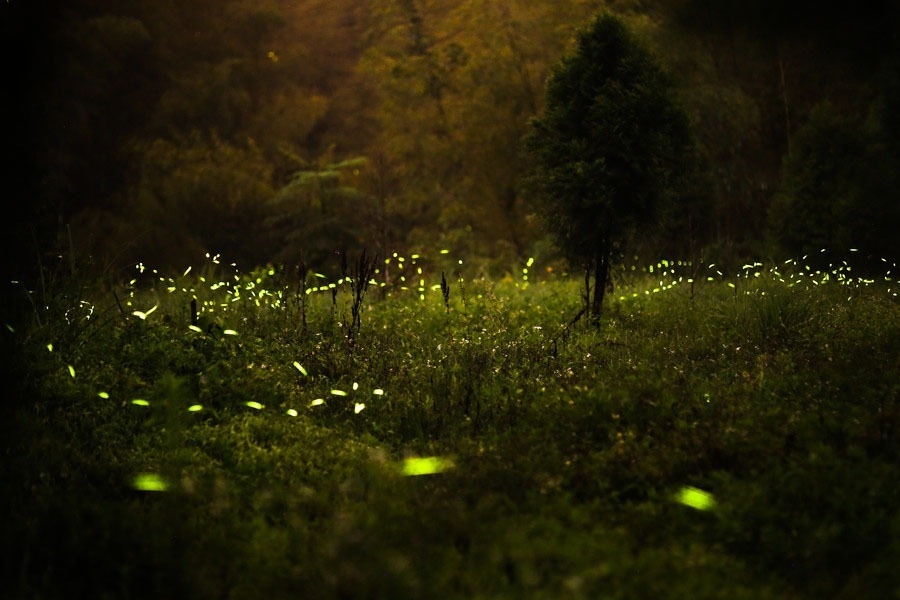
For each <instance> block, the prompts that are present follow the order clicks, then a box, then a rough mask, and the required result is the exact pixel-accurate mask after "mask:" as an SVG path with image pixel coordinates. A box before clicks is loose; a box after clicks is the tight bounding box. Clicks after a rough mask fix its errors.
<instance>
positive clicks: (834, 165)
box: [770, 102, 900, 266]
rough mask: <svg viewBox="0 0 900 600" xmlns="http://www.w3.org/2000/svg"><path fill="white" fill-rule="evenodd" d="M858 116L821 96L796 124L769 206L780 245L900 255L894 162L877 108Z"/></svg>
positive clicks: (842, 254) (842, 253)
mask: <svg viewBox="0 0 900 600" xmlns="http://www.w3.org/2000/svg"><path fill="white" fill-rule="evenodd" d="M873 117H875V118H873ZM864 119H865V115H861V114H856V115H853V114H847V113H845V112H843V111H838V110H837V109H836V108H835V106H834V105H833V104H831V103H830V102H823V103H821V104H820V105H818V106H817V107H816V108H815V109H814V110H813V111H812V113H811V114H810V117H809V120H808V122H807V123H806V124H804V125H803V127H801V128H800V129H798V131H797V134H796V137H795V141H794V148H793V152H792V153H791V154H790V155H789V156H787V157H785V163H784V175H783V179H782V186H781V189H780V190H779V193H778V194H777V195H776V198H775V202H774V203H773V206H772V209H771V211H770V226H771V234H772V235H773V236H774V238H775V243H776V245H777V246H778V247H780V248H781V249H782V250H784V251H786V252H787V253H789V254H794V255H797V254H809V255H811V260H813V261H815V260H816V257H817V256H818V255H819V254H820V251H821V250H827V251H828V252H827V253H826V255H825V259H827V260H828V261H834V260H836V259H837V258H843V259H851V258H857V257H860V256H863V257H865V256H868V257H870V258H875V259H880V258H885V259H889V260H892V261H896V260H898V258H900V242H898V240H897V231H898V227H900V195H898V192H897V184H898V175H897V167H898V166H900V165H898V160H897V158H896V155H894V154H893V153H892V152H891V141H890V139H889V137H887V136H886V135H885V131H884V129H883V127H882V124H881V123H880V122H879V120H878V118H877V115H869V118H868V119H865V120H864ZM851 249H854V252H853V254H854V256H853V257H851V256H850V255H849V254H848V252H850V250H851ZM822 266H825V265H822ZM856 266H860V265H856Z"/></svg>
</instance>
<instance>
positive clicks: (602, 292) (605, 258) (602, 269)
mask: <svg viewBox="0 0 900 600" xmlns="http://www.w3.org/2000/svg"><path fill="white" fill-rule="evenodd" d="M608 279H609V248H608V246H607V244H601V245H600V246H598V248H597V256H596V258H595V259H594V297H593V298H592V300H591V324H592V325H594V327H598V328H599V327H600V315H601V313H602V312H603V298H604V296H606V283H607V280H608Z"/></svg>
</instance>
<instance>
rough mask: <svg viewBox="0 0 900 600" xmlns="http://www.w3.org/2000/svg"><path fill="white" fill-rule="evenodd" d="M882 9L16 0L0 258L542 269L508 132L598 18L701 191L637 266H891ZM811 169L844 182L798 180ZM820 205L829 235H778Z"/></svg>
mask: <svg viewBox="0 0 900 600" xmlns="http://www.w3.org/2000/svg"><path fill="white" fill-rule="evenodd" d="M896 4H897V3H896V2H889V1H887V0H882V1H873V2H863V3H853V4H852V5H851V4H850V3H849V2H847V3H839V4H838V5H834V4H830V5H827V6H826V5H823V4H821V3H813V2H800V3H783V2H775V1H774V0H756V1H754V2H736V1H730V0H655V1H654V0H650V1H639V0H623V1H608V2H601V1H596V2H583V1H575V0H562V1H559V2H542V3H537V2H532V1H528V0H510V1H508V2H503V3H495V2H490V3H487V2H482V1H475V0H369V1H367V2H359V1H357V0H292V1H288V0H269V1H266V2H260V1H257V0H190V1H179V2H175V1H154V2H147V1H135V0H70V1H67V2H56V3H54V2H33V1H32V2H24V1H16V0H13V1H12V2H8V3H4V4H3V6H2V7H0V13H2V18H3V25H2V26H3V30H2V33H3V39H4V43H5V44H6V47H5V48H4V52H3V55H4V58H3V60H4V61H5V63H4V70H5V73H8V74H9V75H8V77H7V82H8V83H9V85H5V86H4V87H5V88H7V89H6V91H5V92H4V93H5V94H8V95H10V96H11V98H8V100H9V101H10V102H11V106H13V108H12V109H10V110H8V112H7V114H6V123H7V126H8V127H9V128H11V129H12V130H13V131H14V132H15V134H14V135H12V136H5V137H6V138H7V139H6V143H7V147H6V148H5V150H6V151H7V153H8V154H9V155H10V158H9V159H8V160H6V161H5V164H6V166H7V168H10V172H9V176H8V177H7V179H6V181H7V183H8V190H12V191H15V193H12V194H9V195H8V197H9V199H10V202H11V204H12V205H13V206H14V208H15V209H16V214H18V215H21V216H20V217H18V218H17V219H15V220H9V221H8V227H9V231H8V235H6V238H5V239H6V240H7V241H8V242H9V243H10V244H11V246H12V247H13V248H14V250H15V251H13V252H8V253H6V255H5V257H6V260H7V262H8V263H9V265H8V266H9V268H10V269H12V272H13V273H14V274H18V276H24V275H26V274H27V273H28V272H29V271H31V270H32V269H34V267H35V266H37V265H38V264H41V265H42V266H44V267H45V268H46V267H48V264H47V263H49V262H52V261H53V260H55V259H54V258H53V257H56V256H66V258H68V259H69V260H68V261H67V262H66V264H67V265H68V266H67V268H69V269H70V268H72V266H73V265H74V266H75V267H76V268H78V269H80V270H82V271H85V272H87V271H89V272H91V273H95V274H98V273H104V274H106V275H109V276H114V277H118V276H121V274H122V273H125V272H126V271H125V270H126V269H128V268H129V265H131V264H133V263H134V262H137V261H144V262H147V263H149V264H155V265H159V266H174V267H183V266H184V265H185V264H190V263H192V262H196V261H197V260H198V259H199V258H200V257H202V254H203V253H204V252H211V253H221V254H222V255H223V256H225V257H228V258H229V260H236V261H238V262H239V263H240V264H242V265H244V266H251V265H254V264H263V263H267V262H283V263H291V262H293V261H296V260H297V259H298V257H299V255H300V253H301V252H302V253H303V254H304V255H305V256H306V257H307V259H308V260H309V261H322V260H327V257H328V256H330V255H331V253H332V252H333V251H334V250H335V249H337V248H338V247H346V248H362V247H366V248H368V249H369V250H370V251H371V252H373V253H375V252H378V253H385V252H389V251H392V250H394V249H418V248H423V247H425V246H434V245H440V246H441V247H453V248H454V249H455V250H456V251H458V252H460V253H464V254H466V255H467V256H472V257H490V258H491V261H490V263H491V265H492V267H494V268H497V269H501V270H502V269H504V268H506V267H508V265H510V264H513V263H514V262H515V261H517V260H520V259H522V258H523V257H527V256H531V255H534V254H541V253H543V254H547V253H549V252H551V251H552V250H551V249H550V246H549V245H548V242H547V241H546V239H547V238H546V236H545V234H544V233H543V230H542V227H541V226H540V223H539V221H538V220H537V219H536V217H535V216H534V214H533V212H534V211H533V208H532V206H531V205H530V203H529V202H528V201H527V199H526V198H524V197H523V192H522V181H521V178H522V175H523V173H524V171H525V170H526V168H525V167H526V165H525V163H524V160H525V158H524V157H523V153H522V152H521V138H522V136H523V134H524V133H525V131H526V127H527V122H528V120H529V119H530V118H532V117H533V116H535V115H536V114H538V113H539V112H540V110H541V109H542V107H543V101H544V85H545V81H546V79H547V76H548V74H549V72H550V69H551V68H552V67H553V65H555V64H556V63H557V62H558V61H559V59H560V57H561V56H563V55H564V54H565V53H566V52H567V51H568V50H570V49H571V48H572V44H573V43H574V39H575V34H576V32H577V31H578V30H579V28H581V27H583V26H584V24H585V23H587V22H589V21H590V20H591V18H592V17H593V16H594V15H596V14H597V13H599V12H601V11H611V12H613V13H615V14H617V15H618V16H620V17H621V18H622V19H623V20H624V22H625V23H626V24H627V25H628V27H629V28H630V29H631V30H632V31H633V32H634V34H635V35H636V36H637V37H638V38H640V39H641V40H642V41H643V42H645V44H646V45H647V46H648V47H649V48H650V49H651V50H652V51H653V52H654V53H655V55H656V56H657V59H658V60H659V62H660V63H661V64H662V65H663V67H664V68H665V69H666V70H667V71H668V72H669V73H670V75H671V76H672V79H673V81H675V83H676V86H677V93H678V95H679V99H680V101H681V103H682V105H683V106H684V107H685V109H686V111H687V113H688V115H689V117H690V121H691V123H690V124H691V128H692V132H693V135H694V136H695V138H696V140H697V143H698V149H699V151H700V154H701V156H702V159H703V161H704V170H705V174H706V177H705V178H704V180H703V181H704V182H705V183H704V184H703V189H698V190H697V192H696V194H695V196H696V197H697V201H696V202H694V203H692V204H691V205H689V206H685V207H684V208H683V210H680V211H673V212H672V214H671V215H669V218H668V221H667V222H666V223H664V224H663V227H662V228H658V229H657V230H654V231H653V232H650V231H647V232H645V233H644V234H642V235H640V236H639V239H638V240H637V241H638V243H639V244H641V245H643V247H644V248H643V249H646V250H647V251H649V252H653V253H657V254H659V253H663V252H671V253H678V254H682V255H684V254H687V253H694V254H696V253H703V252H707V253H710V255H713V254H719V255H723V254H727V255H732V256H734V257H745V256H751V255H758V254H760V253H767V254H777V253H779V252H786V253H791V252H796V251H802V250H803V249H805V248H807V247H809V246H810V245H814V244H817V243H822V241H823V240H824V241H825V242H829V241H832V240H833V241H835V243H836V244H837V243H840V244H851V245H865V246H866V248H865V249H868V250H869V251H871V252H873V253H881V254H886V255H889V257H890V258H892V259H894V260H896V259H897V257H898V255H900V251H898V247H897V242H896V241H894V240H893V237H894V236H893V235H892V234H891V231H892V229H895V228H892V225H896V221H895V219H896V218H897V209H896V207H897V205H898V197H897V196H898V192H897V191H896V190H898V189H900V188H898V186H897V185H896V183H897V182H896V180H895V178H896V175H895V173H897V172H900V165H898V164H897V163H898V159H897V158H896V157H897V156H900V153H898V152H897V151H896V150H897V148H898V142H897V139H898V131H900V129H898V122H897V116H896V115H897V114H900V112H898V111H897V110H896V106H897V103H898V98H900V92H898V89H900V83H898V75H897V73H898V69H897V68H896V66H897V64H898V63H900V61H898V60H897V58H898V56H900V53H898V48H897V42H896V40H897V37H898V36H897V35H896V33H897V32H898V27H897V23H898V21H897V10H896ZM5 83H6V82H5ZM823 107H824V108H823ZM836 120H837V121H839V122H837V123H836V122H835V121H836ZM823 128H825V129H826V130H828V131H831V130H834V128H838V129H840V130H841V131H844V130H847V131H855V132H857V134H858V135H857V138H854V139H853V140H852V143H851V142H848V144H850V145H849V146H846V148H853V149H855V151H856V152H857V154H858V155H857V156H850V157H845V156H842V155H841V154H840V152H841V151H842V149H841V148H833V147H830V148H825V149H822V148H820V147H819V146H818V145H816V143H814V141H815V140H817V139H821V138H822V135H820V134H819V133H817V132H820V131H821V130H822V129H823ZM828 128H831V129H828ZM841 128H843V129H841ZM822 152H825V153H826V155H827V156H828V157H831V158H830V160H833V161H836V163H839V164H835V165H833V166H832V167H828V166H827V165H826V166H825V167H822V168H819V169H818V170H817V169H814V168H811V167H810V165H820V166H821V165H822V164H823V160H824V158H823V155H822V154H821V153H822ZM823 188H824V189H835V188H838V189H841V190H844V192H842V193H841V194H831V195H830V196H828V197H822V195H820V194H818V193H817V192H816V190H819V189H823ZM876 200H877V202H876ZM817 203H819V204H818V205H817ZM817 206H819V207H820V208H821V211H819V212H825V213H829V214H831V215H832V218H831V220H830V221H829V219H823V220H821V222H817V223H812V224H810V223H807V224H806V225H805V226H804V227H803V228H797V229H795V228H793V227H792V225H791V224H792V223H793V222H795V221H794V220H795V219H802V218H804V215H806V214H808V213H809V211H810V210H811V207H812V210H813V211H814V212H815V209H816V207H817ZM863 208H864V209H865V210H863ZM848 219H849V220H851V221H854V220H855V222H854V223H851V224H849V225H848V224H847V223H846V221H847V220H848ZM838 221H839V222H840V223H842V224H844V225H845V226H844V227H842V228H841V229H840V231H839V232H836V231H833V230H834V228H835V223H836V222H838ZM868 224H873V227H867V225H868ZM875 225H877V226H875ZM785 228H787V231H786V230H785ZM797 231H799V232H801V233H802V232H807V233H803V235H795V233H796V232H797ZM857 232H867V233H866V235H865V236H863V237H862V238H861V237H860V236H859V235H858V233H857ZM789 233H790V235H789ZM835 249H836V250H842V249H843V248H835ZM39 257H40V261H41V262H40V263H39V262H38V258H39ZM486 264H487V261H486Z"/></svg>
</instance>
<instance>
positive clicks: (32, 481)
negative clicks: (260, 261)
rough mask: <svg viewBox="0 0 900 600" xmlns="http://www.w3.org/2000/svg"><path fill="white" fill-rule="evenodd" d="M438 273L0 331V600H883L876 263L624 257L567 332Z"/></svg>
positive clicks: (155, 295)
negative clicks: (605, 290) (857, 266)
mask: <svg viewBox="0 0 900 600" xmlns="http://www.w3.org/2000/svg"><path fill="white" fill-rule="evenodd" d="M451 257H452V255H451V254H449V253H444V254H435V255H434V256H428V257H426V256H421V257H412V256H410V257H400V256H392V257H390V259H389V260H388V261H386V262H384V261H381V262H379V265H378V266H379V268H378V269H377V271H376V272H374V273H373V274H372V281H371V283H369V285H368V286H364V285H360V282H359V281H357V280H355V279H354V272H352V270H348V273H342V275H341V277H339V278H329V277H324V276H318V275H317V274H316V273H314V272H306V271H301V272H300V273H299V274H298V273H292V272H288V271H283V270H278V269H262V270H259V271H255V272H252V273H241V272H238V271H237V270H235V269H233V268H226V267H225V266H224V265H221V264H218V261H216V260H213V261H212V262H211V263H210V264H209V265H208V266H207V267H206V268H205V269H204V270H202V271H201V272H199V273H198V272H197V271H196V270H191V271H189V272H187V273H184V274H183V275H180V276H173V277H170V276H169V275H167V274H162V275H160V274H156V273H153V272H152V271H150V270H145V269H141V270H140V271H141V272H138V273H136V277H135V279H134V280H133V281H132V282H131V284H130V286H129V287H128V288H127V289H122V288H115V289H114V290H109V289H107V290H106V291H100V290H99V289H91V290H88V291H83V292H78V293H76V292H72V291H71V290H56V292H55V293H51V292H50V291H49V290H48V291H46V292H45V294H44V295H36V296H34V297H33V298H32V299H33V300H34V307H35V309H34V310H33V311H31V314H30V319H29V320H27V321H26V322H21V323H20V322H16V321H12V320H10V319H12V316H9V315H7V316H5V317H4V319H6V326H5V327H4V328H3V330H2V334H3V344H4V351H5V354H6V356H7V357H13V358H12V359H11V360H12V361H13V362H14V365H13V366H14V367H15V370H16V374H17V375H18V376H19V377H18V378H17V385H18V387H17V388H16V389H17V391H18V392H19V394H18V395H17V396H15V397H14V398H13V399H12V400H8V401H7V402H6V403H5V404H4V414H3V419H2V427H3V431H2V435H3V439H4V440H6V444H5V447H4V455H3V460H2V463H0V464H2V466H0V486H2V495H0V498H2V509H3V514H4V515H5V518H6V525H5V526H4V529H3V531H4V533H3V537H4V539H3V540H2V542H3V543H2V544H0V547H2V548H3V549H2V550H0V552H2V553H3V554H2V565H3V570H4V573H3V577H2V581H3V584H2V585H3V586H4V588H3V592H4V597H10V598H54V597H92V598H158V597H169V598H170V597H192V598H262V597H268V598H297V597H303V598H326V599H327V598H598V597H601V598H651V597H652V598H662V597H665V598H779V599H781V598H862V597H866V598H887V597H895V596H896V595H897V594H898V593H900V575H898V573H897V570H896V565H897V564H900V542H898V540H900V488H898V486H897V485H896V482H897V481H900V441H898V440H900V438H898V432H900V431H898V430H900V365H898V362H897V357H898V356H900V313H898V306H897V293H898V289H897V283H896V282H895V281H894V280H893V279H894V278H895V277H896V267H895V266H893V265H885V268H884V271H883V273H882V275H881V276H880V277H879V278H878V279H877V280H866V279H859V278H856V277H855V276H854V272H853V271H852V269H851V267H848V266H845V265H843V264H841V263H838V264H837V265H836V266H832V267H831V268H829V269H827V270H822V271H816V270H815V269H814V268H811V267H809V266H807V264H808V263H807V262H803V261H797V262H789V263H785V264H778V265H761V264H759V263H754V264H749V265H746V266H745V267H744V268H742V269H738V270H736V271H735V272H733V273H728V272H727V271H726V272H724V274H723V273H722V272H720V267H718V266H716V265H697V264H693V265H692V264H688V263H684V262H678V261H660V262H659V263H655V264H653V265H642V264H641V263H640V262H639V261H636V260H635V261H634V262H631V261H629V262H626V263H623V265H622V266H621V267H620V268H617V269H616V270H615V272H614V274H613V280H614V281H615V283H616V287H615V289H614V291H613V292H611V293H610V295H609V297H608V301H609V303H608V309H607V311H606V312H605V315H604V319H603V321H602V323H601V326H600V327H599V328H594V327H584V328H582V327H580V326H578V325H574V326H570V327H568V328H567V327H564V326H563V324H565V323H566V322H568V321H569V319H570V317H571V315H572V314H573V313H574V312H575V311H576V309H577V308H578V307H577V306H576V305H573V304H574V303H573V301H572V300H573V298H574V297H575V294H576V290H577V288H578V286H579V285H580V284H579V282H578V281H574V280H571V279H569V278H568V277H565V276H563V275H559V276H557V275H555V274H551V273H550V272H549V270H548V268H547V267H548V266H549V265H546V264H542V261H541V260H540V259H538V260H537V261H529V262H528V265H527V267H525V269H524V271H523V272H522V273H519V274H516V275H515V276H508V277H506V278H504V279H497V280H491V279H481V278H478V277H473V276H472V275H471V274H470V273H469V271H468V266H467V265H466V264H463V263H461V262H459V261H457V260H455V259H452V258H451ZM364 263H367V261H364V260H360V261H359V262H358V265H359V270H358V271H357V272H359V271H363V272H368V269H367V268H366V264H364ZM889 269H890V270H889ZM723 271H724V269H723ZM388 275H390V277H389V278H388ZM361 291H366V293H365V294H363V293H361ZM192 300H196V307H197V314H196V316H194V315H193V314H192V310H191V301H192ZM8 362H9V361H8ZM7 366H9V365H7Z"/></svg>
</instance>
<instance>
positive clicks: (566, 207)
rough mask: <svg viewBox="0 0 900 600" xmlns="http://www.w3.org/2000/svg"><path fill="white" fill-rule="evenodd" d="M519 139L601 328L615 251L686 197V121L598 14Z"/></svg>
mask: <svg viewBox="0 0 900 600" xmlns="http://www.w3.org/2000/svg"><path fill="white" fill-rule="evenodd" d="M525 140H526V145H527V146H528V149H529V150H530V151H531V152H532V154H533V155H534V159H535V167H534V172H533V174H532V177H531V181H532V184H533V185H534V187H535V188H536V190H535V191H536V195H537V203H538V204H539V205H540V206H541V208H542V212H543V215H542V216H543V217H544V219H545V221H546V222H547V223H548V225H549V227H550V229H551V231H552V233H553V234H554V237H555V239H556V242H557V244H558V245H559V246H560V247H561V248H562V249H563V251H564V252H565V253H566V255H567V256H568V257H569V259H570V260H571V261H572V262H573V264H577V265H583V267H584V270H585V281H586V283H587V285H586V288H587V289H586V290H585V293H584V296H585V305H586V309H587V312H588V313H589V316H590V319H591V321H593V323H594V324H595V325H597V326H599V325H600V314H601V311H602V308H603V298H604V295H605V292H606V287H607V284H608V279H609V267H610V260H611V259H612V258H613V253H614V252H615V251H617V250H620V247H621V244H622V242H623V241H624V240H625V238H626V237H627V233H628V232H630V231H632V230H634V229H638V228H643V229H646V228H647V226H648V225H650V224H652V223H654V222H656V221H657V220H658V213H659V212H661V207H660V205H661V204H663V200H665V199H669V200H670V201H672V203H673V204H674V203H676V201H678V200H681V196H683V195H684V194H683V189H682V188H683V187H684V186H683V185H679V184H681V183H683V180H684V174H685V172H686V171H688V168H689V165H691V163H692V158H691V151H690V146H691V135H690V130H689V127H688V118H687V115H686V114H685V113H684V111H683V110H682V109H681V108H680V107H679V106H678V104H677V102H676V100H675V96H674V93H673V90H672V86H671V83H670V82H669V81H668V79H667V77H666V76H665V74H664V73H663V72H662V71H661V70H660V68H659V67H658V66H657V65H656V63H655V61H654V59H653V57H652V56H651V55H650V54H649V53H648V52H647V51H646V50H645V49H644V48H643V47H642V46H641V45H640V43H639V42H638V41H637V40H636V39H634V37H633V36H632V35H631V33H630V32H629V31H628V29H627V27H626V26H625V24H624V23H623V22H622V21H621V20H620V19H618V18H616V17H613V16H611V15H606V14H605V15H601V16H599V17H598V18H597V19H596V20H595V21H594V22H593V23H591V25H590V26H589V27H588V28H587V29H585V30H584V31H582V32H581V33H580V35H579V36H578V49H577V50H576V52H575V53H574V54H573V55H571V56H568V57H566V58H564V59H563V60H562V62H561V63H560V64H559V65H558V66H557V67H556V69H554V71H553V74H552V75H551V77H550V80H549V81H548V83H547V99H546V107H545V109H544V114H543V115H542V116H541V117H539V118H535V119H532V121H531V129H530V131H529V133H528V134H527V135H526V137H525ZM592 277H593V286H591V285H590V284H589V282H590V280H591V278H592Z"/></svg>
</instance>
